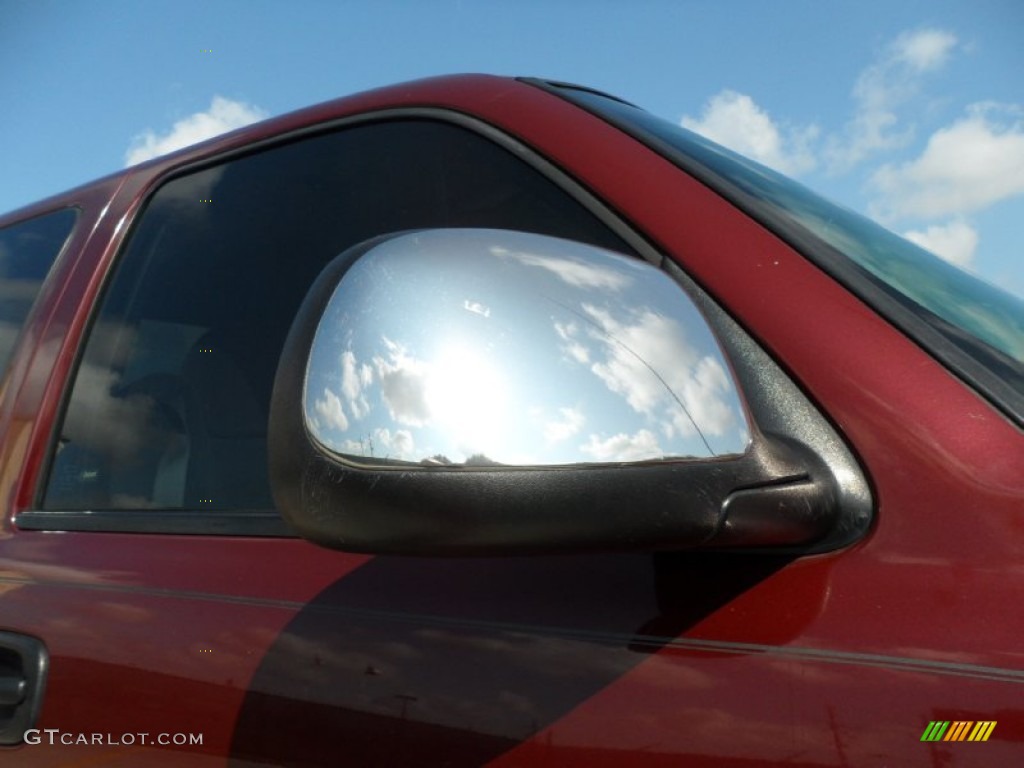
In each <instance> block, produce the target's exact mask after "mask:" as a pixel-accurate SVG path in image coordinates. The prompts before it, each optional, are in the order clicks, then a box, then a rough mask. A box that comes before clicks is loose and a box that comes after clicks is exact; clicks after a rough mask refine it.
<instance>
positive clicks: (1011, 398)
mask: <svg viewBox="0 0 1024 768" xmlns="http://www.w3.org/2000/svg"><path fill="white" fill-rule="evenodd" d="M520 81H521V82H523V83H526V84H528V85H532V86H534V87H536V88H538V89H540V90H542V91H544V92H546V93H549V94H551V95H552V96H555V97H557V98H559V99H562V100H563V101H566V102H568V103H570V104H572V105H574V106H576V107H579V108H580V109H582V110H584V111H586V112H587V113H589V114H591V115H593V116H594V117H596V118H598V119H600V120H602V121H604V122H606V123H608V124H609V125H611V126H613V127H615V128H617V129H618V130H620V131H622V132H623V133H625V134H626V135H628V136H630V137H632V138H634V139H636V140H637V141H639V142H641V143H642V144H644V145H645V146H647V147H648V148H650V149H651V150H653V151H654V152H657V153H658V154H659V155H661V156H662V157H664V158H665V159H666V160H668V161H669V162H671V163H672V164H673V165H675V166H676V167H678V168H679V169H680V170H682V171H684V172H686V173H687V174H689V175H690V176H692V177H693V178H695V179H696V180H697V181H699V182H700V183H702V184H703V185H704V186H706V187H707V188H708V189H710V190H711V191H713V192H715V193H716V194H718V195H719V196H721V197H722V198H724V199H725V200H727V201H728V202H729V203H731V204H732V205H734V206H735V207H736V208H737V209H739V210H740V211H742V212H743V213H745V214H746V215H748V216H750V217H751V218H752V219H754V220H755V221H757V222H758V223H759V224H761V225H762V226H764V227H765V228H766V229H767V230H768V231H770V232H771V233H772V234H774V235H776V236H777V237H779V238H780V239H781V240H782V241H783V242H785V243H786V244H787V245H789V246H791V247H792V248H793V249H794V250H795V251H797V252H798V253H799V254H801V255H802V256H804V257H805V258H806V259H807V260H808V261H810V262H811V263H812V264H814V265H815V266H816V267H818V268H819V269H821V270H822V271H823V272H825V273H826V274H827V275H829V276H830V277H832V278H833V279H835V280H836V281H837V282H838V283H839V284H840V285H842V286H843V287H844V288H846V289H847V290H848V291H850V293H852V294H853V295H854V296H856V297H857V298H858V299H860V300H861V301H863V302H864V303H865V304H866V305H867V306H868V307H870V308H871V309H872V310H874V311H875V312H876V313H878V314H879V315H880V316H881V317H882V318H884V319H885V320H886V321H888V322H889V323H890V324H891V325H893V326H894V327H895V328H896V329H897V330H899V331H900V332H902V333H903V334H904V335H906V336H907V337H908V338H910V339H911V340H912V341H913V342H914V343H916V344H917V345H918V346H919V347H921V348H922V349H923V350H924V351H925V352H927V353H928V354H929V355H931V356H932V357H933V358H935V359H936V360H937V361H938V362H939V363H941V364H942V365H943V366H944V367H945V368H946V369H947V370H949V371H950V372H951V373H952V374H954V375H955V376H957V377H958V378H959V379H960V380H961V381H963V382H964V383H965V384H967V385H968V386H970V387H971V388H972V389H974V390H975V391H976V392H977V393H978V394H979V395H981V396H982V397H983V398H985V399H986V400H987V401H988V402H989V403H991V404H992V405H993V406H994V407H995V408H997V409H998V410H999V411H1000V412H1001V413H1002V414H1004V415H1005V416H1006V417H1007V418H1008V419H1009V420H1010V421H1011V422H1012V423H1013V424H1015V425H1016V426H1017V427H1019V428H1024V392H1022V391H1020V390H1018V389H1017V388H1016V387H1014V386H1013V385H1012V384H1011V383H1009V382H1007V381H1005V380H1004V379H1002V378H1001V377H999V376H998V375H996V374H995V373H994V372H993V370H992V369H990V368H989V367H986V366H985V365H983V364H982V363H981V362H979V360H978V359H976V357H975V356H973V355H972V354H970V353H968V352H966V351H965V350H964V349H963V348H962V346H960V345H959V344H958V343H957V341H956V340H957V339H959V341H960V344H964V345H967V344H970V345H971V346H972V349H976V352H975V354H976V355H978V356H982V357H986V358H988V361H989V362H990V363H991V364H992V365H993V367H996V368H999V367H1008V366H1010V365H1011V363H1010V362H1009V358H1008V357H1006V356H1004V355H1002V354H1001V353H1000V352H999V351H998V350H994V349H990V348H988V347H987V346H983V345H981V344H980V343H977V342H973V341H972V340H971V339H970V338H968V337H966V336H965V334H963V332H959V333H958V332H957V329H955V328H953V327H952V326H951V325H950V324H949V323H946V322H944V321H942V320H941V319H940V318H937V317H936V316H935V315H933V314H932V313H930V312H928V310H926V309H924V308H921V307H918V306H917V305H916V304H912V303H911V302H910V301H909V300H908V299H906V298H904V297H902V296H901V295H900V294H898V293H897V292H896V291H895V289H893V288H891V287H889V286H888V285H886V284H885V283H883V282H882V281H881V280H880V279H878V278H876V277H875V276H873V275H871V274H870V273H869V272H868V271H867V270H865V269H863V268H862V267H860V266H859V265H858V264H856V263H854V262H853V261H851V260H850V259H849V258H848V257H846V256H844V255H843V254H842V253H841V252H839V251H838V250H836V249H835V248H833V247H832V246H831V245H829V244H828V243H826V242H825V241H824V240H822V239H821V238H820V237H818V236H817V235H815V234H814V233H813V232H811V231H810V230H808V229H807V228H806V227H803V226H801V225H799V224H797V223H796V222H794V221H791V220H790V219H788V218H787V217H785V216H782V215H780V214H779V213H778V212H776V211H775V210H774V209H773V208H772V207H771V206H770V205H769V204H767V203H765V202H764V201H761V200H759V199H757V198H756V197H754V196H753V195H751V194H749V193H748V192H746V191H744V190H742V189H741V188H740V187H738V186H737V185H735V184H733V183H732V182H731V181H729V179H727V178H726V177H724V176H722V175H721V174H719V173H717V172H716V171H715V170H714V169H712V168H710V167H709V166H706V165H704V164H703V163H701V162H700V161H698V160H696V159H694V158H693V157H690V156H689V155H687V154H686V153H684V152H682V151H680V150H679V149H677V148H676V147H674V146H672V145H671V144H669V143H668V142H666V141H664V140H662V139H660V138H658V137H657V136H654V135H653V134H651V133H650V132H648V131H646V130H644V129H643V128H641V127H639V126H636V125H633V124H631V123H628V122H626V121H624V120H620V119H617V118H616V117H614V116H612V115H607V114H603V113H601V112H597V111H595V110H594V109H593V108H592V107H590V106H589V105H588V104H586V103H585V102H583V101H581V100H578V99H574V98H573V96H572V91H582V92H584V93H592V94H596V95H598V96H602V97H604V98H608V99H611V100H612V101H616V102H619V103H621V104H625V105H627V106H635V105H633V104H630V103H629V102H628V101H625V100H623V99H620V98H618V97H616V96H611V95H609V94H606V93H603V92H601V91H597V90H594V89H591V88H586V87H583V86H577V85H574V84H572V83H564V82H558V81H553V80H541V79H537V78H520ZM637 109H639V107H637ZM940 326H941V327H943V328H945V329H946V331H947V332H946V333H943V332H942V331H940V330H938V327H940ZM1012 367H1013V369H1014V371H1016V370H1018V369H1019V366H1017V365H1013V366H1012Z"/></svg>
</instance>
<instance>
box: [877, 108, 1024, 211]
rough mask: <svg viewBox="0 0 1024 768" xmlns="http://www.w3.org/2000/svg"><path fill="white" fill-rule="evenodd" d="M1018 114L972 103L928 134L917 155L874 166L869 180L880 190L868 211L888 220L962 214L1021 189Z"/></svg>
mask: <svg viewBox="0 0 1024 768" xmlns="http://www.w3.org/2000/svg"><path fill="white" fill-rule="evenodd" d="M1017 113H1018V110H1017V108H1014V107H1010V106H1006V105H993V104H976V105H972V106H971V107H969V108H968V114H967V116H966V117H964V118H962V119H960V120H958V121H957V122H955V123H953V124H952V125H950V126H948V127H946V128H942V129H940V130H938V131H936V132H935V133H934V134H932V136H931V138H929V139H928V144H927V146H926V147H925V149H924V152H922V153H921V155H920V157H918V158H917V159H915V160H911V161H910V162H907V163H902V164H900V165H892V164H890V165H885V166H882V167H881V168H879V169H878V170H877V171H876V172H875V173H874V175H873V176H872V180H871V183H872V186H873V188H874V189H875V190H876V191H877V192H878V194H879V197H878V198H877V199H876V200H875V201H874V202H873V203H872V212H873V213H874V214H875V215H877V216H879V217H880V218H883V219H890V220H891V219H899V218H902V217H907V216H920V217H924V218H936V217H940V216H950V215H961V214H966V213H971V212H973V211H978V210H981V209H982V208H985V207H987V206H989V205H992V204H993V203H996V202H998V201H1000V200H1004V199H1006V198H1008V197H1012V196H1015V195H1019V194H1022V193H1024V123H1022V122H1021V120H1020V119H1019V118H1018V117H1017ZM1000 116H1003V120H1000ZM1006 118H1010V119H1009V120H1007V119H1006Z"/></svg>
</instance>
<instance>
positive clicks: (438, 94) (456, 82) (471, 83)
mask: <svg viewBox="0 0 1024 768" xmlns="http://www.w3.org/2000/svg"><path fill="white" fill-rule="evenodd" d="M529 87H530V86H529V85H526V84H524V83H522V82H520V81H518V80H516V79H515V78H512V77H505V76H499V75H487V74H461V75H443V76H438V77H430V78H424V79H421V80H414V81H411V82H406V83H398V84H396V85H389V86H385V87H382V88H375V89H372V90H368V91H362V92H359V93H355V94H352V95H349V96H343V97H340V98H337V99H332V100H330V101H325V102H322V103H320V104H314V105H312V106H308V107H303V108H301V109H297V110H295V111H293V112H289V113H286V114H284V115H278V116H276V117H271V118H268V119H266V120H261V121H260V122H258V123H253V124H251V125H247V126H244V127H242V128H237V129H235V130H233V131H230V132H228V133H224V134H220V135H218V136H215V137H213V138H210V139H206V140H204V141H201V142H198V143H196V144H192V145H190V146H188V147H184V148H182V149H178V150H175V151H173V152H169V153H167V154H164V155H160V156H159V157H156V158H153V159H151V160H146V161H144V162H142V163H138V164H137V165H133V166H130V167H128V168H124V169H121V170H118V171H114V172H113V173H110V174H107V175H105V176H102V177H100V178H97V179H95V180H93V181H89V182H86V183H84V184H81V185H78V186H76V187H73V188H71V189H69V190H66V191H63V192H59V193H57V194H54V195H51V196H49V197H46V198H44V199H42V200H39V201H37V202H34V203H29V204H28V205H25V206H22V207H20V208H17V209H15V210H13V211H10V212H7V213H3V214H0V227H2V226H6V225H8V224H11V223H14V222H16V221H20V220H23V219H28V218H31V217H33V216H38V215H40V214H43V213H46V212H48V211H52V210H56V209H58V208H64V207H68V206H72V205H76V204H79V203H80V202H81V200H83V199H86V198H95V197H96V196H97V194H100V195H104V196H107V197H109V196H112V195H113V194H114V193H115V192H116V190H117V189H118V188H119V187H120V186H121V185H123V184H124V183H125V182H126V181H128V180H130V179H133V178H136V177H142V178H145V179H148V178H152V177H154V176H158V175H160V174H162V173H163V172H164V171H166V170H167V169H168V168H171V167H176V166H181V165H187V164H191V163H194V162H198V161H201V160H203V159H204V158H206V157H209V156H213V155H220V154H222V153H224V152H230V151H232V150H238V149H242V148H245V147H248V146H251V145H252V144H254V143H256V142H260V141H264V140H267V139H270V138H273V137H275V136H280V135H282V134H287V133H290V132H293V131H297V130H301V129H302V128H308V127H312V126H316V125H319V124H322V123H325V122H330V121H332V120H335V119H338V118H342V117H346V116H349V115H352V114H357V113H359V112H364V111H369V110H380V109H387V108H389V107H406V108H408V107H416V106H419V107H443V108H449V109H456V110H460V109H466V108H467V107H468V106H469V105H471V104H472V103H473V102H474V101H475V100H477V99H497V98H501V96H502V94H503V93H506V92H508V91H509V90H512V89H519V88H529Z"/></svg>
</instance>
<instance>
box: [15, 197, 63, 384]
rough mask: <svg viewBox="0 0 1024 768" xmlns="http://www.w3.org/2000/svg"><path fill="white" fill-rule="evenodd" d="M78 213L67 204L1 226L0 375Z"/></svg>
mask: <svg viewBox="0 0 1024 768" xmlns="http://www.w3.org/2000/svg"><path fill="white" fill-rule="evenodd" d="M77 215H78V213H77V211H75V210H73V209H71V208H66V209H64V210H62V211H57V212H56V213H48V214H46V215H45V216H39V217H37V218H34V219H30V220H28V221H23V222H20V223H18V224H13V225H11V226H9V227H5V228H4V229H0V375H2V374H3V372H4V371H5V370H6V368H7V363H8V361H9V360H10V358H11V353H12V352H13V351H14V345H15V342H17V340H18V334H20V333H21V328H22V325H24V323H25V318H27V317H28V313H29V310H30V309H32V305H33V304H34V303H35V300H36V296H38V295H39V289H40V288H42V287H43V280H45V279H46V275H47V274H48V273H49V271H50V267H52V266H53V262H54V261H55V260H56V259H57V254H59V253H60V251H61V248H63V247H64V243H65V242H67V239H68V235H70V234H71V228H72V227H73V226H74V224H75V219H76V218H77Z"/></svg>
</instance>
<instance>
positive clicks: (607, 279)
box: [492, 248, 630, 291]
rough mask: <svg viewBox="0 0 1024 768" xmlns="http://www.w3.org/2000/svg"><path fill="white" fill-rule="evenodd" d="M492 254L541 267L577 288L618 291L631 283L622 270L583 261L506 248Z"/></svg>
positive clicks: (494, 250)
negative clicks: (519, 251) (518, 251)
mask: <svg viewBox="0 0 1024 768" xmlns="http://www.w3.org/2000/svg"><path fill="white" fill-rule="evenodd" d="M492 252H494V253H496V254H497V255H502V256H507V257H512V258H514V259H516V260H517V261H519V262H521V263H523V264H526V265H527V266H530V267H540V268H541V269H544V270H547V271H548V272H550V273H551V274H553V275H555V276H556V277H558V278H559V279H560V280H562V281H563V282H565V283H568V284H569V285H572V286H575V287H576V288H603V289H607V290H611V291H617V290H620V289H622V288H624V287H626V286H627V285H629V283H630V279H629V278H628V277H627V276H626V275H624V274H622V272H621V271H620V270H616V269H613V268H609V267H603V266H600V265H598V264H590V263H587V262H586V261H584V260H583V259H575V258H562V257H559V256H542V255H538V254H531V253H517V252H512V251H508V250H506V249H504V248H494V249H492Z"/></svg>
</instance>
